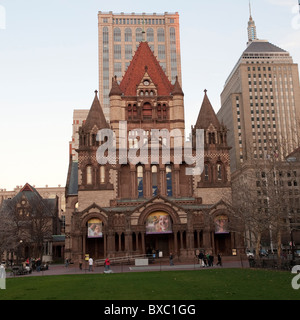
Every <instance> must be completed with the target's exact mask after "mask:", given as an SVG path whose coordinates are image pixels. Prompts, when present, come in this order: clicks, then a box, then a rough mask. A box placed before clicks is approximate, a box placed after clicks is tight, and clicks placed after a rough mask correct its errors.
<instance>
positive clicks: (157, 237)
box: [145, 211, 174, 257]
mask: <svg viewBox="0 0 300 320" xmlns="http://www.w3.org/2000/svg"><path fill="white" fill-rule="evenodd" d="M145 242H146V252H147V253H148V254H149V253H154V252H155V253H156V254H158V253H159V252H161V253H162V255H163V257H165V256H168V255H169V253H170V251H174V233H173V220H172V217H171V216H170V215H169V214H168V213H167V212H165V211H154V212H152V213H150V214H149V215H148V217H147V219H146V237H145Z"/></svg>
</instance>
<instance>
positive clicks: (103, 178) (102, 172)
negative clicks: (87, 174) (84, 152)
mask: <svg viewBox="0 0 300 320" xmlns="http://www.w3.org/2000/svg"><path fill="white" fill-rule="evenodd" d="M99 174H100V177H99V178H100V184H104V183H105V167H104V166H101V167H100V171H99Z"/></svg>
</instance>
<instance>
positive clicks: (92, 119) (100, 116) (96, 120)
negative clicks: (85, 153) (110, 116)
mask: <svg viewBox="0 0 300 320" xmlns="http://www.w3.org/2000/svg"><path fill="white" fill-rule="evenodd" d="M94 126H96V127H97V128H98V129H104V128H109V125H108V123H107V121H106V119H105V116H104V113H103V110H102V107H101V105H100V101H99V99H98V91H97V90H96V91H95V98H94V101H93V104H92V107H91V109H90V111H89V114H88V116H87V118H86V121H85V124H84V126H83V129H84V131H90V130H92V129H93V127H94Z"/></svg>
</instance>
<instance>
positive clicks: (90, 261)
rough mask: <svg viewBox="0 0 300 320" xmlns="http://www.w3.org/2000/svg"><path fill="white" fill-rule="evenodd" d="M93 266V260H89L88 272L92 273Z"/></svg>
mask: <svg viewBox="0 0 300 320" xmlns="http://www.w3.org/2000/svg"><path fill="white" fill-rule="evenodd" d="M93 265H94V260H93V258H89V271H94V269H93Z"/></svg>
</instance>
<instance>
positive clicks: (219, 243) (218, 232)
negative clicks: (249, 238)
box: [214, 214, 232, 255]
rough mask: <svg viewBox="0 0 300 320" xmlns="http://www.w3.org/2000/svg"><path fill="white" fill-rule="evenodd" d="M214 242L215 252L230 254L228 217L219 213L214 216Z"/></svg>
mask: <svg viewBox="0 0 300 320" xmlns="http://www.w3.org/2000/svg"><path fill="white" fill-rule="evenodd" d="M214 227H215V235H214V244H215V252H216V253H217V254H218V253H221V254H223V255H231V252H232V248H231V234H230V232H229V219H228V217H227V215H224V214H219V215H217V216H216V217H215V218H214Z"/></svg>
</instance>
